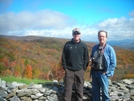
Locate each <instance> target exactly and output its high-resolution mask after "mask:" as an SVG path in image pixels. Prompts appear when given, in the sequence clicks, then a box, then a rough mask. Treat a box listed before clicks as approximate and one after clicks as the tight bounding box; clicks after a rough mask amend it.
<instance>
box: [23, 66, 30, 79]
mask: <svg viewBox="0 0 134 101" xmlns="http://www.w3.org/2000/svg"><path fill="white" fill-rule="evenodd" d="M23 76H24V77H25V78H28V79H32V67H31V65H29V64H28V65H27V66H26V69H25V70H24V75H23Z"/></svg>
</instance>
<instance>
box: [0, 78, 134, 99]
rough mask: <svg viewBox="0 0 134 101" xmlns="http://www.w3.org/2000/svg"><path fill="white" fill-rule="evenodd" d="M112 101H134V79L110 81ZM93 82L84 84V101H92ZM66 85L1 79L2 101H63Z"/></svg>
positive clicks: (54, 82)
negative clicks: (27, 83) (10, 81)
mask: <svg viewBox="0 0 134 101" xmlns="http://www.w3.org/2000/svg"><path fill="white" fill-rule="evenodd" d="M109 83H110V86H109V95H110V98H111V101H134V79H124V80H120V81H118V82H117V81H113V82H111V81H109ZM74 88H75V87H72V91H73V93H72V101H75V89H74ZM91 88H92V86H91V82H85V83H84V95H83V101H91V98H92V97H91ZM63 92H64V84H63V83H60V84H59V83H58V82H57V81H56V80H54V81H53V82H47V83H45V84H34V83H31V84H30V85H26V84H23V83H17V82H12V83H9V82H5V81H3V80H1V79H0V101H63Z"/></svg>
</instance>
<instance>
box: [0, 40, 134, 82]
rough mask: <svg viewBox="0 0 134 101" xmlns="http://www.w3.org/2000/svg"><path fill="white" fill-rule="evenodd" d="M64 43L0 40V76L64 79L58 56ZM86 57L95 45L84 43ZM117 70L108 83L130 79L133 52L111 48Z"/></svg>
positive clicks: (63, 41) (133, 71)
mask: <svg viewBox="0 0 134 101" xmlns="http://www.w3.org/2000/svg"><path fill="white" fill-rule="evenodd" d="M67 41H68V40H66V39H57V38H44V39H40V40H31V41H26V40H21V41H16V40H10V39H6V38H0V76H16V77H25V78H29V79H34V78H36V79H47V80H53V79H57V80H58V81H60V80H62V79H63V78H64V70H63V68H62V65H61V55H62V49H63V46H64V44H65V43H66V42H67ZM85 43H86V44H87V46H88V50H89V55H90V53H91V49H92V47H93V45H94V44H95V43H90V42H85ZM114 49H115V51H116V55H117V67H116V69H115V75H114V76H113V77H112V80H119V79H122V78H134V75H133V74H134V51H131V50H126V49H123V48H119V47H114ZM89 76H90V67H88V68H87V70H86V71H85V75H84V78H85V80H90V77H89Z"/></svg>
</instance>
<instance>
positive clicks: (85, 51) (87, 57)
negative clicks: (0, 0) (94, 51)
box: [83, 46, 89, 70]
mask: <svg viewBox="0 0 134 101" xmlns="http://www.w3.org/2000/svg"><path fill="white" fill-rule="evenodd" d="M83 58H84V66H83V69H84V70H86V69H87V67H88V64H89V54H88V48H87V46H85V49H84V57H83Z"/></svg>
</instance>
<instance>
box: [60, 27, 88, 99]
mask: <svg viewBox="0 0 134 101" xmlns="http://www.w3.org/2000/svg"><path fill="white" fill-rule="evenodd" d="M72 35H73V38H72V40H71V41H69V42H67V43H66V44H65V46H64V49H63V53H62V65H63V68H64V70H65V79H64V80H65V89H64V90H65V91H64V101H71V95H72V85H73V84H74V86H75V88H76V101H82V100H83V84H84V71H85V70H86V69H87V66H88V62H89V56H88V49H87V46H86V44H85V43H83V42H82V41H81V39H80V35H81V32H80V31H79V29H78V28H75V29H73V31H72Z"/></svg>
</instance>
